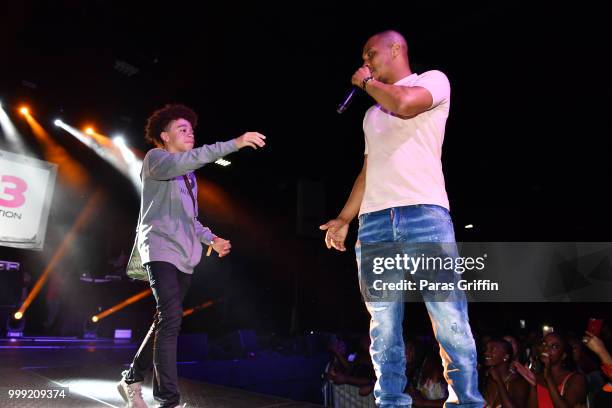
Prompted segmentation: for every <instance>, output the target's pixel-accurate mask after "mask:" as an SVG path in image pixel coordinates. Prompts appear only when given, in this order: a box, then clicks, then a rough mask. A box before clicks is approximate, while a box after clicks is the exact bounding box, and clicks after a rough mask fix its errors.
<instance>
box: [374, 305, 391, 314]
mask: <svg viewBox="0 0 612 408" xmlns="http://www.w3.org/2000/svg"><path fill="white" fill-rule="evenodd" d="M388 308H389V306H387V305H383V306H370V312H372V313H378V312H384V311H385V310H387V309H388Z"/></svg>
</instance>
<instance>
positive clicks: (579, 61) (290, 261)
mask: <svg viewBox="0 0 612 408" xmlns="http://www.w3.org/2000/svg"><path fill="white" fill-rule="evenodd" d="M12 3H17V2H12ZM6 7H9V9H5V10H3V12H2V15H1V17H0V20H1V24H0V39H1V42H0V100H1V101H2V106H3V107H4V109H5V110H6V111H7V112H8V114H9V116H10V117H11V119H12V120H13V122H14V123H15V125H16V126H17V127H18V128H19V130H20V131H21V133H22V135H24V139H25V140H24V142H25V143H26V144H27V145H28V146H29V148H30V149H31V150H32V151H33V152H35V153H36V154H37V156H38V157H43V154H42V150H41V148H40V146H38V145H37V143H36V139H35V138H34V137H33V136H32V135H31V132H30V130H29V128H28V126H27V124H26V123H25V121H23V120H22V119H21V118H20V117H19V115H18V114H17V111H16V110H17V108H18V107H19V105H20V104H22V103H27V104H28V105H29V106H30V107H31V110H32V112H33V115H34V116H35V117H36V118H37V119H38V121H39V122H40V123H41V124H42V126H43V127H45V128H46V129H47V131H49V132H50V133H51V135H52V137H53V138H54V140H56V141H57V142H58V143H59V144H60V145H62V146H63V147H64V148H65V149H66V150H67V151H68V152H69V153H70V154H71V155H72V156H73V157H75V158H77V160H78V161H79V162H80V163H81V164H82V165H83V166H84V168H85V169H86V170H87V172H88V176H89V184H88V185H87V188H85V189H74V188H71V187H69V186H68V185H66V183H62V180H61V179H58V184H57V187H56V190H55V195H54V200H53V206H52V208H51V213H50V222H49V227H48V231H47V241H46V246H45V249H44V251H42V252H35V251H24V250H15V249H11V248H0V259H3V260H11V261H13V260H16V261H20V262H21V263H22V270H23V271H24V272H27V273H29V274H31V275H32V277H33V279H34V280H35V279H36V278H37V277H38V276H40V273H41V272H42V270H43V269H44V267H45V266H46V265H47V263H48V261H49V259H50V258H51V256H52V255H53V253H54V251H55V250H56V249H57V247H58V246H59V244H60V243H61V242H62V240H63V239H64V238H65V234H66V232H67V230H68V229H69V228H70V226H71V225H72V223H73V222H74V220H75V218H76V217H77V216H78V214H79V212H80V211H81V209H82V208H83V206H84V204H85V202H86V201H87V199H88V198H89V197H91V196H92V194H93V193H94V192H95V191H101V192H102V194H103V199H102V200H101V202H100V203H99V204H98V206H97V207H96V210H95V217H94V218H93V219H92V221H91V222H89V223H88V224H87V225H86V226H84V227H83V229H82V230H81V231H80V232H79V234H78V236H77V239H76V240H75V241H73V242H72V244H71V245H70V249H69V251H68V253H67V254H66V256H65V257H64V258H63V259H62V261H61V262H60V264H59V265H58V266H57V267H56V268H55V270H54V271H52V274H53V275H54V276H55V278H54V279H56V281H55V283H54V284H56V285H57V288H59V289H58V290H59V293H60V294H61V296H60V297H61V300H62V317H63V319H64V320H69V318H68V316H73V317H72V318H71V319H70V320H71V321H80V319H81V318H85V317H86V316H88V315H91V314H92V313H94V312H95V310H96V309H97V308H102V309H105V308H107V307H109V306H111V305H113V304H114V303H117V302H118V301H119V300H121V299H123V298H125V297H127V296H128V295H129V294H132V293H135V292H137V291H139V290H141V289H143V288H145V287H146V286H145V285H143V284H140V283H132V282H127V281H124V282H122V283H111V284H104V285H87V284H85V283H83V282H81V281H79V279H78V277H79V276H80V275H81V274H82V273H87V274H91V275H100V276H103V275H105V274H107V273H109V271H108V269H109V267H108V263H107V261H108V260H109V259H110V258H112V257H116V256H117V255H118V253H119V252H120V251H121V249H124V250H125V251H129V250H130V249H131V245H132V240H133V235H134V234H133V231H134V228H135V225H136V218H137V214H138V196H137V193H136V192H135V190H134V188H133V186H132V185H131V183H130V182H129V181H128V180H127V179H126V178H124V177H123V176H122V175H121V173H119V172H118V171H116V170H115V169H114V168H113V167H111V166H110V165H109V164H107V163H106V162H105V161H103V160H102V159H100V158H99V157H98V156H97V155H95V153H93V152H92V151H91V150H89V149H88V148H87V147H86V146H84V145H83V144H81V143H80V142H79V141H78V140H76V139H75V138H73V137H72V136H70V135H69V134H68V133H66V132H63V131H61V130H59V129H58V128H55V127H54V126H53V125H52V121H53V120H54V119H55V118H56V117H61V118H62V120H64V122H66V123H68V124H70V125H73V126H75V127H82V126H84V125H85V124H89V123H91V124H94V125H95V127H96V129H97V131H98V132H100V133H103V134H106V135H111V136H112V135H113V134H115V133H121V134H123V135H124V136H125V137H126V139H128V144H129V145H130V146H133V147H136V148H138V149H140V150H142V151H146V150H147V149H148V147H147V146H146V145H145V143H144V140H143V128H144V121H145V119H146V117H147V116H148V115H149V114H150V113H151V112H152V111H153V110H155V109H157V108H159V107H161V106H163V105H164V104H165V103H169V102H181V103H185V104H187V105H189V106H191V107H193V108H194V110H196V112H197V113H198V114H199V115H200V124H199V126H198V128H197V130H196V137H197V140H198V143H213V142H215V141H217V140H228V139H230V138H233V137H236V136H239V135H240V134H242V133H243V132H245V131H249V130H256V131H259V132H261V133H264V134H265V135H267V137H268V139H267V143H268V145H267V146H266V148H265V149H264V150H262V151H241V152H240V153H237V154H234V155H232V156H229V157H228V158H229V160H231V161H232V165H231V166H229V167H226V168H222V167H220V166H216V165H208V166H206V167H204V168H203V169H201V170H199V171H198V172H197V175H198V178H199V179H200V181H201V185H200V187H201V188H203V197H201V198H203V200H202V201H201V202H200V206H201V210H202V211H201V219H202V220H203V222H204V224H205V225H209V226H210V227H211V228H212V229H213V231H215V232H216V233H217V234H218V235H220V236H223V237H227V238H229V239H231V241H232V244H233V253H232V255H231V256H230V257H229V258H226V259H223V260H219V259H217V258H214V257H210V258H205V259H204V260H203V262H202V263H201V264H200V266H199V267H198V268H197V269H196V274H195V275H194V282H193V287H192V289H191V291H190V294H189V296H188V299H187V301H186V306H195V305H198V304H201V303H202V302H204V301H206V300H209V299H213V300H218V302H217V303H216V304H215V305H214V306H213V307H211V308H209V309H206V310H204V311H200V312H198V313H196V314H194V315H192V316H190V317H189V318H187V319H186V320H185V323H184V329H185V330H186V331H191V332H197V331H205V332H208V333H212V334H222V333H226V332H229V331H232V330H235V329H237V328H253V329H256V330H259V331H262V332H275V333H282V334H288V333H292V334H295V333H301V332H308V331H311V330H313V331H339V330H346V331H357V332H359V331H360V332H365V330H366V328H367V321H368V319H367V315H366V312H365V310H364V307H363V304H362V303H361V301H360V296H359V292H358V286H357V280H356V274H355V270H356V268H355V262H354V257H353V253H352V251H351V250H349V251H348V253H345V254H339V253H333V252H329V251H327V250H326V249H325V248H324V246H323V240H322V238H323V234H321V233H320V232H319V231H318V230H317V226H318V225H319V224H320V223H323V222H325V221H326V220H327V219H329V218H333V217H334V216H335V215H336V214H337V213H338V212H339V210H340V209H341V208H342V205H343V204H344V201H345V200H346V198H347V196H348V193H349V192H350V189H351V186H352V183H353V181H354V178H355V176H356V175H357V174H358V172H359V170H360V168H361V166H362V155H363V147H364V146H363V133H362V130H361V123H362V118H363V114H364V112H365V110H366V109H367V107H368V106H370V105H371V104H372V100H371V99H370V98H369V97H367V96H364V95H360V97H359V98H358V99H357V100H356V101H354V102H353V105H352V106H351V107H350V108H349V110H348V111H347V112H346V113H345V114H343V115H338V114H337V113H336V112H335V107H336V105H337V103H338V102H339V101H340V99H341V98H342V97H343V95H344V93H345V92H346V90H347V89H348V87H349V86H350V77H351V75H352V73H353V72H354V70H355V69H356V68H357V67H358V66H360V64H361V58H360V57H361V47H362V46H363V44H364V43H365V41H366V40H367V38H368V37H369V36H370V35H372V34H374V33H376V32H378V31H381V30H384V29H396V30H398V31H400V32H401V33H403V34H404V35H405V36H406V38H407V41H408V44H409V54H410V60H411V65H412V69H413V71H415V72H419V73H421V72H424V71H427V70H429V69H440V70H442V71H444V72H445V73H446V74H447V75H448V77H449V79H450V81H451V86H452V105H451V113H450V117H449V120H448V123H447V130H446V140H445V143H444V153H443V165H444V171H445V175H446V187H447V191H448V194H449V199H450V202H451V210H452V215H453V219H454V222H455V229H456V235H457V240H458V241H527V242H529V241H610V240H611V239H610V234H611V233H610V231H611V227H612V217H611V216H610V212H609V208H610V204H611V203H610V198H609V194H608V190H609V181H608V176H609V174H610V172H611V168H612V165H611V160H610V149H609V148H608V143H607V142H608V138H609V136H610V131H609V128H610V116H609V115H608V114H607V111H608V109H609V100H610V96H611V92H610V80H609V74H610V72H611V70H610V68H611V67H610V63H609V62H607V60H608V59H609V58H608V55H607V54H609V51H610V47H609V41H608V38H609V36H610V35H609V34H610V33H609V29H608V28H606V27H607V26H608V24H607V22H606V21H605V13H604V12H603V11H602V10H601V9H598V8H596V7H595V6H593V5H590V4H588V3H586V2H581V3H580V4H574V5H571V6H560V5H558V4H553V3H544V2H543V3H531V2H529V3H526V2H490V3H488V2H471V3H463V2H462V4H456V3H453V4H446V3H444V2H440V1H432V2H419V3H417V2H396V3H393V2H389V3H370V4H365V3H364V4H359V3H353V4H348V3H347V4H340V3H335V2H331V1H328V2H301V3H299V2H298V3H292V2H287V3H282V4H276V5H272V4H268V3H261V2H257V3H253V4H240V3H236V2H223V3H222V4H217V3H215V4H212V3H210V2H206V3H204V4H199V3H182V2H164V3H147V4H146V5H145V4H136V3H128V2H125V3H124V2H109V1H89V2H81V1H56V2H40V3H35V2H25V3H24V4H10V5H7V6H6ZM602 7H603V6H602ZM121 62H125V63H128V64H130V65H131V66H132V67H134V68H136V69H137V72H136V73H135V74H133V75H126V74H125V73H122V72H120V70H119V69H117V67H118V65H119V64H120V63H121ZM0 142H2V145H1V146H0V148H2V149H4V150H9V151H10V150H11V146H10V145H8V144H7V142H6V140H5V139H4V138H2V139H0ZM61 165H62V164H61V163H60V166H61ZM466 224H473V225H474V228H473V229H470V230H468V229H465V228H464V226H465V225H466ZM354 235H355V228H354V227H353V229H352V232H351V236H350V237H349V243H348V244H349V247H350V246H352V244H353V242H354V239H355V238H354ZM44 295H45V291H43V294H42V295H41V296H40V297H39V298H38V299H37V300H36V301H35V302H34V303H33V305H32V307H31V309H30V310H29V311H28V313H29V314H28V323H27V329H26V330H27V331H30V332H32V333H40V332H44V331H45V328H44V327H43V324H42V321H43V320H44V317H45V314H46V308H47V306H46V303H45V296H44ZM221 299H222V300H221ZM152 305H153V303H152V300H151V299H150V298H149V299H147V300H145V301H143V302H140V303H139V304H137V305H133V306H130V307H129V308H126V309H124V310H123V311H122V312H120V313H118V314H117V316H113V317H112V318H109V319H108V320H106V321H104V322H103V323H102V324H104V325H105V326H104V327H107V328H110V327H119V326H120V327H126V326H130V325H131V326H132V327H133V328H135V329H138V330H140V328H141V327H144V326H145V325H146V324H148V317H149V315H148V314H149V313H150V310H151V308H152ZM411 307H412V309H410V311H409V312H407V315H409V318H410V319H411V320H410V323H409V326H410V327H411V328H412V327H415V328H416V330H423V331H425V330H429V329H428V320H427V317H426V314H425V310H424V307H423V306H422V305H418V304H416V305H412V306H411ZM568 313H572V316H573V319H570V320H571V321H568V319H567V318H566V317H567V314H568ZM607 313H610V308H609V305H608V304H580V305H577V304H537V305H527V304H495V305H483V304H473V305H472V307H471V319H472V322H473V325H474V326H476V327H480V326H486V327H488V328H489V329H491V328H498V329H501V330H511V329H513V328H516V326H517V325H518V319H519V318H526V319H527V320H528V324H531V323H530V322H533V324H534V327H535V325H536V324H539V323H540V322H542V321H544V320H546V321H548V322H552V323H554V321H555V320H556V319H558V320H562V321H563V323H564V324H566V325H568V326H571V325H574V326H576V327H577V329H581V328H583V327H584V322H585V321H586V318H587V317H588V316H590V315H605V314H607ZM536 322H537V323H536ZM65 326H66V327H70V325H65ZM60 331H61V330H60Z"/></svg>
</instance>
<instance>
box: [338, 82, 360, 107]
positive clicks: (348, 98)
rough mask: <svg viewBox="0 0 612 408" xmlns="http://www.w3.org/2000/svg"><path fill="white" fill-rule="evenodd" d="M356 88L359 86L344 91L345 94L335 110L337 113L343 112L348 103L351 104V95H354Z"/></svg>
mask: <svg viewBox="0 0 612 408" xmlns="http://www.w3.org/2000/svg"><path fill="white" fill-rule="evenodd" d="M358 90H359V88H357V87H356V86H353V87H351V89H350V90H349V91H348V92H347V93H346V96H345V97H344V99H343V100H342V102H340V105H338V108H337V109H336V112H338V113H342V112H344V111H345V110H346V108H348V107H349V105H350V104H351V101H352V100H353V96H355V94H356V93H357V91H358Z"/></svg>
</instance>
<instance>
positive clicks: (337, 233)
mask: <svg viewBox="0 0 612 408" xmlns="http://www.w3.org/2000/svg"><path fill="white" fill-rule="evenodd" d="M319 229H320V230H322V231H327V233H326V234H325V245H326V246H327V249H331V248H332V247H333V248H335V249H337V250H338V251H342V252H344V251H346V247H345V246H344V240H345V239H346V234H347V233H348V229H349V223H348V222H346V221H344V220H342V219H340V218H336V219H333V220H330V221H328V222H327V223H325V224H323V225H321V226H320V227H319Z"/></svg>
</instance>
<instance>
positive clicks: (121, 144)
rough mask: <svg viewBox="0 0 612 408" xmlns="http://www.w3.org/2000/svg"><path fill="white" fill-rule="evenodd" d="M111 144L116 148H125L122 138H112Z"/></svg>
mask: <svg viewBox="0 0 612 408" xmlns="http://www.w3.org/2000/svg"><path fill="white" fill-rule="evenodd" d="M113 143H114V144H116V145H117V146H125V139H124V138H123V137H122V136H115V137H113Z"/></svg>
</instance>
